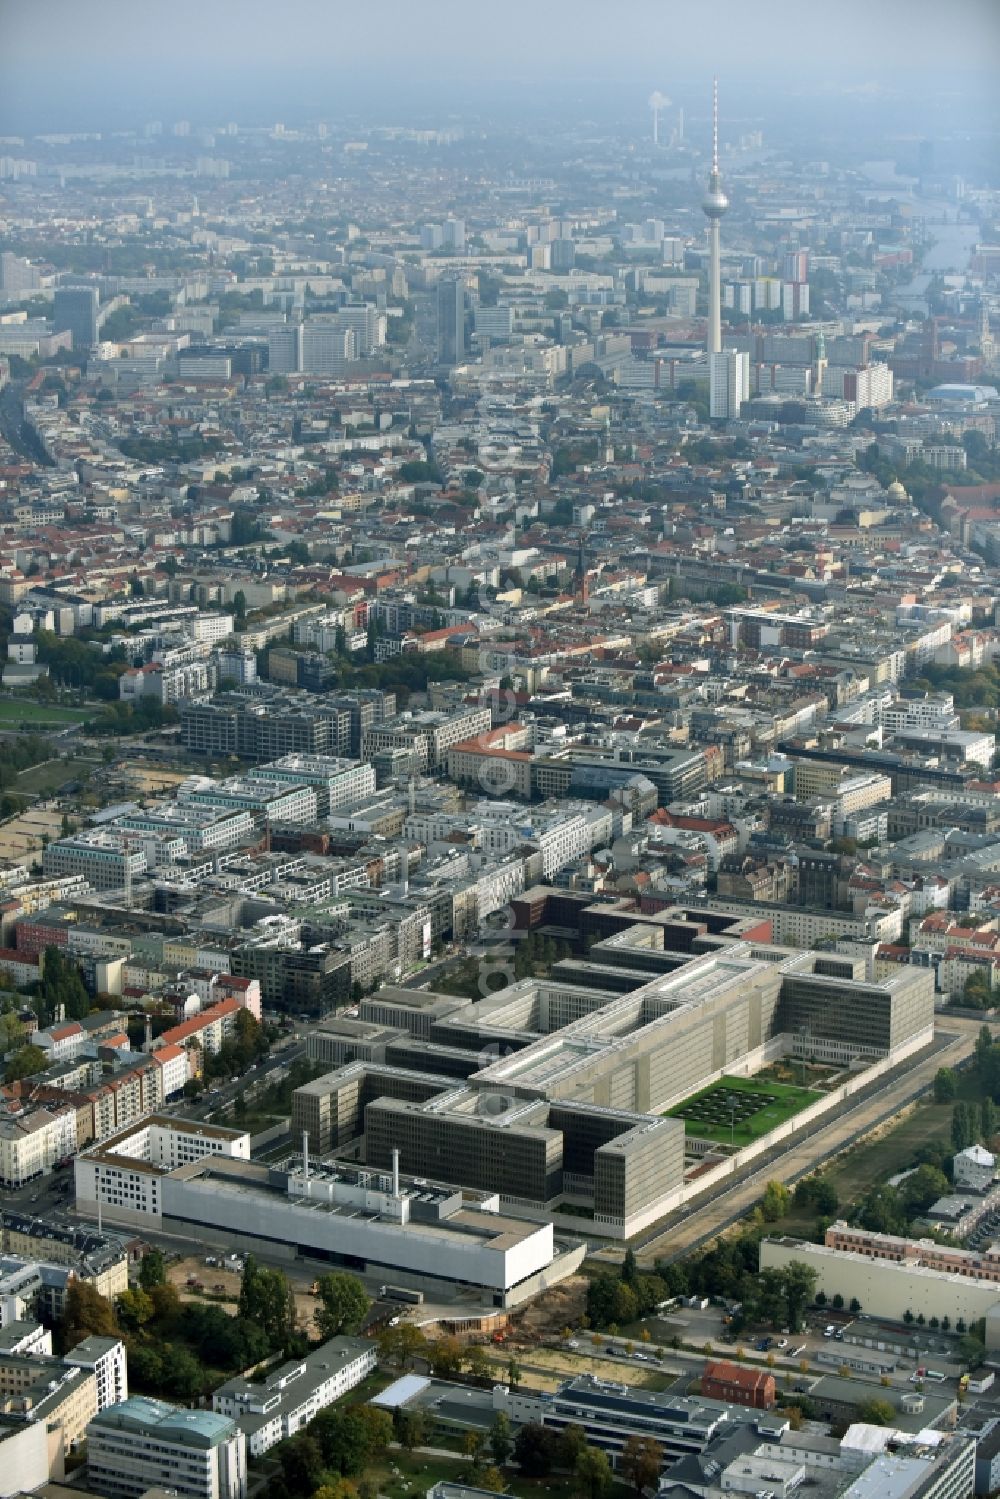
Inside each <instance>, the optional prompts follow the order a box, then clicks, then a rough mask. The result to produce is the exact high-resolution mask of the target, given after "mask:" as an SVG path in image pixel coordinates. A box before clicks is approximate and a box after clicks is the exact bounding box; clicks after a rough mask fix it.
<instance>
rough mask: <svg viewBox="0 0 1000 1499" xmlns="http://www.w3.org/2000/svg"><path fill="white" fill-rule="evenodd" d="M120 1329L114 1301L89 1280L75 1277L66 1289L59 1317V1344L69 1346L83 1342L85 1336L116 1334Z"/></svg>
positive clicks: (112, 1335) (111, 1335) (102, 1336)
mask: <svg viewBox="0 0 1000 1499" xmlns="http://www.w3.org/2000/svg"><path fill="white" fill-rule="evenodd" d="M118 1332H119V1328H118V1323H117V1322H116V1321H115V1314H114V1310H113V1308H112V1305H111V1302H110V1301H108V1300H107V1298H106V1297H104V1296H102V1295H101V1293H100V1292H99V1291H98V1290H96V1289H95V1287H94V1286H92V1285H91V1283H90V1281H89V1280H80V1279H79V1278H78V1277H74V1278H73V1279H72V1280H71V1281H70V1283H69V1286H68V1287H67V1289H66V1300H65V1303H64V1305H63V1314H62V1316H61V1317H60V1319H59V1325H58V1333H59V1343H60V1346H61V1347H62V1348H63V1349H66V1350H68V1349H70V1348H75V1347H76V1345H77V1343H82V1342H83V1340H84V1338H90V1337H98V1338H115V1337H117V1336H118Z"/></svg>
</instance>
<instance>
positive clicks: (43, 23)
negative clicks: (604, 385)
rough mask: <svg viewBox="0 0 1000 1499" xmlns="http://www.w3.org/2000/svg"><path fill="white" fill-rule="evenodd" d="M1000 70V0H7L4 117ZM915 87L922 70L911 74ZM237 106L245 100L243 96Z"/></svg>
mask: <svg viewBox="0 0 1000 1499" xmlns="http://www.w3.org/2000/svg"><path fill="white" fill-rule="evenodd" d="M713 68H717V69H718V71H719V73H720V78H721V79H722V80H725V79H726V78H727V76H728V77H729V78H730V79H733V80H735V78H736V77H738V78H739V79H740V81H741V85H742V87H743V89H744V90H747V89H749V88H751V86H752V85H755V84H756V83H758V82H759V83H760V86H761V88H762V91H763V90H765V89H766V88H767V87H768V86H770V87H774V85H775V84H778V83H780V84H781V85H782V86H784V87H786V88H788V89H791V88H793V87H794V88H796V89H802V88H803V87H804V88H805V89H806V90H808V89H809V88H811V87H816V88H822V87H823V86H824V85H825V84H828V83H829V82H831V81H833V80H842V79H846V78H848V77H850V78H851V79H853V80H854V81H855V82H857V83H860V84H866V83H867V84H875V83H878V84H880V85H882V86H886V85H888V86H890V87H895V88H900V87H902V88H903V89H905V88H906V87H907V84H908V82H909V81H910V80H911V79H914V75H915V74H920V75H922V78H923V80H924V85H923V86H926V80H927V79H930V80H932V81H934V82H940V83H941V84H942V86H943V88H944V89H945V90H947V88H948V87H949V85H954V83H955V82H956V81H957V80H958V78H959V75H961V76H962V77H963V78H966V79H968V77H969V75H975V74H979V75H980V76H982V77H988V78H992V79H993V80H995V79H996V78H998V77H1000V0H833V3H831V4H830V5H828V6H824V7H822V8H820V7H818V6H817V5H815V4H810V3H808V0H794V3H793V0H714V3H712V4H708V3H707V0H489V3H487V0H366V3H358V0H0V119H2V128H4V129H7V130H10V129H12V128H16V125H15V121H17V120H21V121H22V122H23V124H22V128H24V129H37V128H39V121H40V120H43V119H49V120H51V122H52V123H53V124H56V123H58V121H59V120H60V119H63V118H68V117H69V116H70V115H72V116H73V117H74V118H75V119H80V118H81V117H82V116H84V115H86V113H87V112H88V111H89V113H90V114H91V115H92V117H93V122H94V123H95V125H96V124H100V123H102V122H103V123H107V122H108V120H109V118H115V119H117V120H118V122H119V123H123V124H124V123H125V122H126V119H129V120H130V122H131V121H134V119H135V117H136V114H137V112H138V116H139V118H148V117H149V116H150V115H153V114H155V115H157V116H159V115H164V116H165V117H166V118H168V119H169V118H177V117H178V116H180V115H185V116H188V117H190V118H191V119H193V120H211V119H218V118H219V117H220V115H221V114H222V113H227V114H233V113H235V114H236V116H237V117H238V118H242V119H244V120H250V119H252V118H253V117H254V116H255V115H256V116H257V117H259V118H267V117H268V116H269V115H272V114H273V112H274V110H275V109H278V108H280V109H281V110H282V111H283V112H284V114H285V115H287V117H288V118H289V119H294V118H295V115H296V111H297V110H298V112H299V113H300V114H301V113H315V112H316V110H317V108H318V109H321V110H323V111H325V112H326V113H327V114H330V115H333V114H334V113H335V112H336V109H337V107H338V104H339V105H340V106H341V107H342V108H344V109H356V110H364V112H365V114H369V115H372V116H377V115H379V114H380V113H388V112H389V111H390V110H391V109H392V108H393V106H394V105H396V106H397V107H398V104H399V102H400V100H401V99H402V100H405V101H407V102H408V103H410V102H418V101H419V102H423V103H424V104H425V105H426V106H427V107H430V106H433V105H436V106H437V107H438V108H447V107H449V106H454V107H456V108H457V107H468V106H469V104H470V101H474V100H475V99H476V98H477V97H478V98H482V99H483V100H484V102H488V104H489V106H490V107H493V106H494V105H495V103H496V102H497V101H498V100H501V99H502V98H503V95H504V90H506V89H514V90H524V89H525V88H526V87H527V88H536V89H542V90H546V91H548V92H549V94H550V96H551V95H554V94H555V93H557V92H559V91H561V90H565V89H567V88H577V89H579V88H581V87H583V88H586V89H589V90H593V91H595V97H596V96H597V94H599V91H600V89H601V86H602V83H603V85H604V87H605V88H606V89H607V90H608V91H609V92H611V93H615V94H617V93H619V92H621V91H623V90H625V89H631V88H634V89H636V90H639V91H646V92H648V90H649V89H651V88H654V87H658V88H662V89H664V90H665V91H666V92H667V93H669V94H672V95H673V96H674V97H678V96H682V95H683V94H684V93H685V92H686V91H689V90H690V89H691V88H692V87H694V88H697V89H699V91H700V88H701V86H702V83H703V80H704V79H705V78H706V77H707V76H708V75H709V74H710V72H711V71H712V70H713ZM914 81H915V80H914ZM241 104H242V107H241Z"/></svg>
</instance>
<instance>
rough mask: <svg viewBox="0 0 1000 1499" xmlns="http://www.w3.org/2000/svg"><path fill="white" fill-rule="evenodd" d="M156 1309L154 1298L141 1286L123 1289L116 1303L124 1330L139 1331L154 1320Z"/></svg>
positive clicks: (120, 1323) (117, 1312) (118, 1316)
mask: <svg viewBox="0 0 1000 1499" xmlns="http://www.w3.org/2000/svg"><path fill="white" fill-rule="evenodd" d="M155 1310H156V1308H155V1307H154V1306H153V1302H152V1298H151V1297H150V1296H149V1295H148V1293H147V1292H146V1291H144V1290H143V1289H142V1287H141V1286H136V1288H135V1289H134V1290H128V1291H123V1292H122V1294H121V1295H120V1296H119V1298H118V1300H117V1302H116V1304H115V1312H116V1315H117V1318H118V1323H119V1325H120V1327H121V1328H122V1330H123V1331H124V1332H138V1331H139V1329H140V1328H141V1327H144V1326H145V1325H146V1323H147V1322H151V1321H152V1319H153V1314H154V1312H155Z"/></svg>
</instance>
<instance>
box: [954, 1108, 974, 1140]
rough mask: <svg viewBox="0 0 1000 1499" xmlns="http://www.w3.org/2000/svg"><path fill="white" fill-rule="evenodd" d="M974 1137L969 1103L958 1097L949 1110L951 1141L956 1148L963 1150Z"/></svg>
mask: <svg viewBox="0 0 1000 1499" xmlns="http://www.w3.org/2000/svg"><path fill="white" fill-rule="evenodd" d="M973 1137H974V1129H973V1123H972V1118H971V1115H970V1112H969V1105H968V1104H967V1103H966V1102H965V1100H964V1099H962V1098H960V1099H959V1100H958V1102H957V1103H956V1104H955V1106H954V1107H953V1109H952V1111H951V1143H952V1145H953V1146H954V1147H955V1149H956V1150H965V1149H966V1147H967V1146H969V1145H971V1144H972V1142H973Z"/></svg>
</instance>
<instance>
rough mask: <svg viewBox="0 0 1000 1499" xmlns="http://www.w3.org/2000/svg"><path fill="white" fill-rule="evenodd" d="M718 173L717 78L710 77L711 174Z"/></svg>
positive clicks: (716, 175) (715, 174)
mask: <svg viewBox="0 0 1000 1499" xmlns="http://www.w3.org/2000/svg"><path fill="white" fill-rule="evenodd" d="M718 175H719V80H718V78H713V79H712V176H713V177H718Z"/></svg>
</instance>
